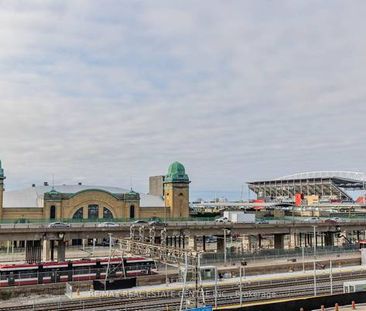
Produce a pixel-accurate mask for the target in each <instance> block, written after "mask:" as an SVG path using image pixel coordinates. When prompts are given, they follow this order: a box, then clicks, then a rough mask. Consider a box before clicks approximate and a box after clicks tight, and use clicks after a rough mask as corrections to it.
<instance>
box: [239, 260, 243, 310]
mask: <svg viewBox="0 0 366 311" xmlns="http://www.w3.org/2000/svg"><path fill="white" fill-rule="evenodd" d="M242 268H243V267H242V266H241V265H240V266H239V274H240V284H239V295H240V306H242V305H243V280H242V276H243V274H242Z"/></svg>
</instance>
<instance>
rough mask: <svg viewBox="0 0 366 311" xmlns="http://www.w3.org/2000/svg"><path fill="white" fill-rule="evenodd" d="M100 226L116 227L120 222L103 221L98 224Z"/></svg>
mask: <svg viewBox="0 0 366 311" xmlns="http://www.w3.org/2000/svg"><path fill="white" fill-rule="evenodd" d="M98 227H99V228H116V227H119V224H116V223H115V222H109V221H107V222H101V223H100V224H98Z"/></svg>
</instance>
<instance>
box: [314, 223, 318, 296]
mask: <svg viewBox="0 0 366 311" xmlns="http://www.w3.org/2000/svg"><path fill="white" fill-rule="evenodd" d="M316 294H317V288H316V226H314V296H316Z"/></svg>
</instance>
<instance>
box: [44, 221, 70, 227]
mask: <svg viewBox="0 0 366 311" xmlns="http://www.w3.org/2000/svg"><path fill="white" fill-rule="evenodd" d="M48 228H70V224H67V223H64V222H60V221H57V222H51V223H50V224H48Z"/></svg>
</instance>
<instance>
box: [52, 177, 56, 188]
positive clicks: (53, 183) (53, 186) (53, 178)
mask: <svg viewBox="0 0 366 311" xmlns="http://www.w3.org/2000/svg"><path fill="white" fill-rule="evenodd" d="M52 190H55V174H52Z"/></svg>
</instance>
